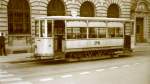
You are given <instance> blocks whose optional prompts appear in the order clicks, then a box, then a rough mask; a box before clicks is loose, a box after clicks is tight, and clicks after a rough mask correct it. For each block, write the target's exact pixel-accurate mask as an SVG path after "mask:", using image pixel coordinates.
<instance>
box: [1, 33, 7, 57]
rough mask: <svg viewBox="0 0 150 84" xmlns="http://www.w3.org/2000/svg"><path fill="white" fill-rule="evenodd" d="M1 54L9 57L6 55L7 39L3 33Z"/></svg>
mask: <svg viewBox="0 0 150 84" xmlns="http://www.w3.org/2000/svg"><path fill="white" fill-rule="evenodd" d="M0 51H1V52H0V54H1V55H5V56H6V55H7V54H6V48H5V37H4V35H3V33H1V36H0Z"/></svg>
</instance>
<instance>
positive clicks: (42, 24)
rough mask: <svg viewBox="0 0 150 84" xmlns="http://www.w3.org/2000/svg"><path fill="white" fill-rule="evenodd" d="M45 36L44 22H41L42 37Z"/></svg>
mask: <svg viewBox="0 0 150 84" xmlns="http://www.w3.org/2000/svg"><path fill="white" fill-rule="evenodd" d="M44 34H45V31H44V21H42V20H41V21H40V37H43V36H44Z"/></svg>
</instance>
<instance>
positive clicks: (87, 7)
mask: <svg viewBox="0 0 150 84" xmlns="http://www.w3.org/2000/svg"><path fill="white" fill-rule="evenodd" d="M80 16H83V17H94V16H95V7H94V4H93V3H91V2H89V1H86V2H84V3H83V4H82V5H81V7H80Z"/></svg>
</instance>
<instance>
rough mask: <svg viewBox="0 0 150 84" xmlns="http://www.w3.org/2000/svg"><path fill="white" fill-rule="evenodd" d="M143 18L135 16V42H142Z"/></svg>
mask: <svg viewBox="0 0 150 84" xmlns="http://www.w3.org/2000/svg"><path fill="white" fill-rule="evenodd" d="M143 21H144V19H143V18H136V42H138V43H141V42H144V32H143V31H144V28H143V26H144V25H143V23H144V22H143Z"/></svg>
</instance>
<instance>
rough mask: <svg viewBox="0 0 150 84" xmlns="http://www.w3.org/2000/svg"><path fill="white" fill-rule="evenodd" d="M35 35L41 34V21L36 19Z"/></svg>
mask: <svg viewBox="0 0 150 84" xmlns="http://www.w3.org/2000/svg"><path fill="white" fill-rule="evenodd" d="M35 36H39V22H38V21H35Z"/></svg>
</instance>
